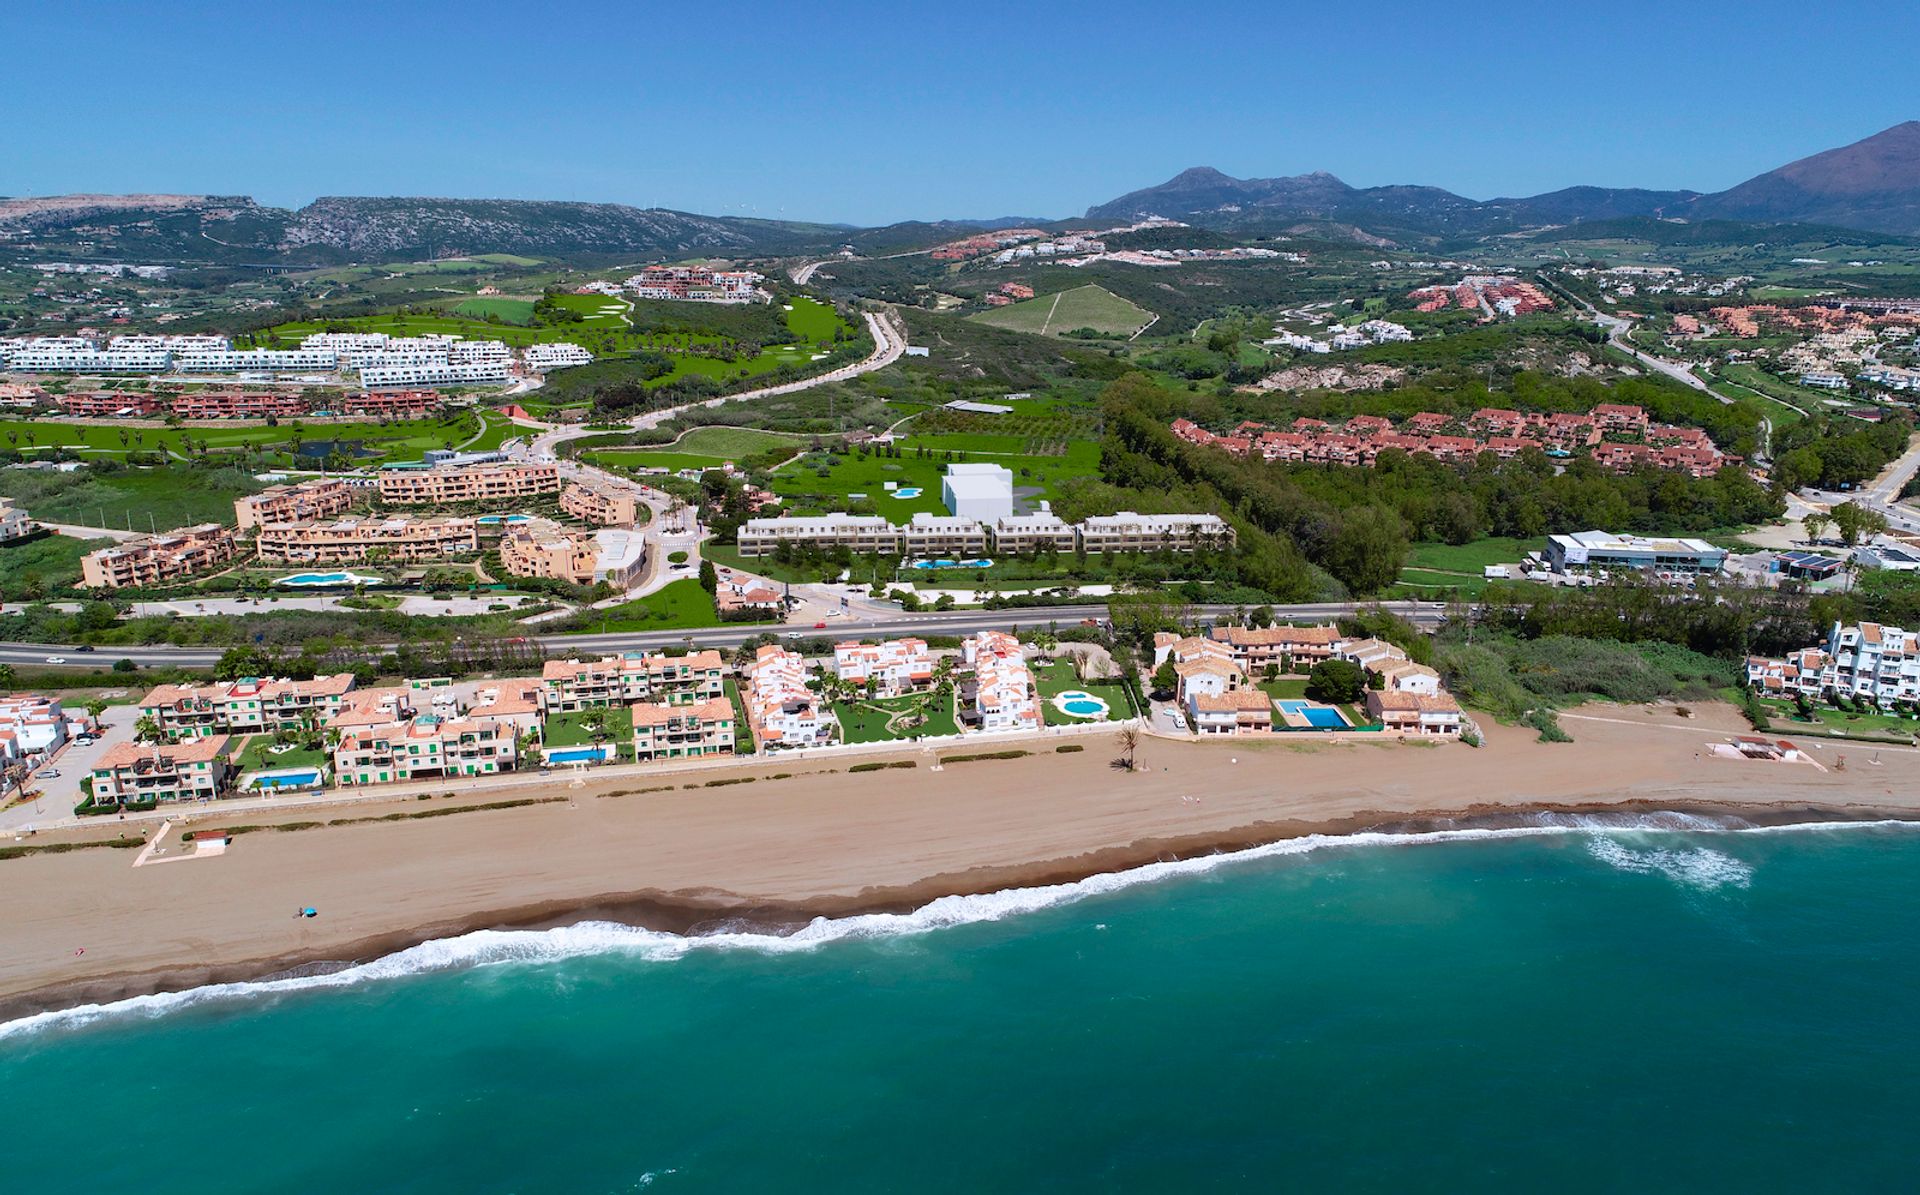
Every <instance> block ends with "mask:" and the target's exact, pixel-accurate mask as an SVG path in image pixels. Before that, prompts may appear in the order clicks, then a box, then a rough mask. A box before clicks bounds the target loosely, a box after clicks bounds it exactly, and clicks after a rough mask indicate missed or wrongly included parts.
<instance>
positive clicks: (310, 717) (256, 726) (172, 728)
mask: <svg viewBox="0 0 1920 1195" xmlns="http://www.w3.org/2000/svg"><path fill="white" fill-rule="evenodd" d="M352 688H353V674H352V673H351V672H339V673H335V674H334V675H332V676H316V677H314V678H313V679H312V680H273V679H266V680H261V679H256V678H245V679H241V680H231V681H216V682H214V683H213V684H208V685H160V686H157V687H156V688H154V690H153V691H152V692H150V693H148V694H147V695H146V696H145V697H143V698H141V699H140V704H139V706H138V709H139V711H140V717H142V718H150V719H152V721H153V724H154V726H155V727H156V728H157V730H158V732H159V737H160V738H162V739H164V740H166V741H167V742H170V743H171V742H178V741H180V740H182V739H194V738H204V737H206V736H209V735H216V734H245V733H250V732H256V733H257V732H266V733H272V732H274V731H279V730H293V729H298V728H300V727H303V726H318V725H320V724H321V723H324V722H326V721H327V720H328V719H330V718H332V717H334V716H335V715H336V714H338V713H339V712H340V710H341V708H342V706H343V705H344V703H345V701H346V696H347V692H348V690H350V689H352Z"/></svg>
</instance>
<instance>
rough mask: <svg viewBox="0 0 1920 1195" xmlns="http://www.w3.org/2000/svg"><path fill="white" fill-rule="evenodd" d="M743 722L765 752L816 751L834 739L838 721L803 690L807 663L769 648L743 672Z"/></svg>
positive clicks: (812, 694)
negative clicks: (745, 710) (813, 749)
mask: <svg viewBox="0 0 1920 1195" xmlns="http://www.w3.org/2000/svg"><path fill="white" fill-rule="evenodd" d="M744 671H745V674H746V685H745V688H744V691H743V692H742V693H741V697H742V698H743V699H744V700H745V702H746V707H747V724H748V725H749V726H751V727H752V728H753V737H754V741H755V742H757V743H758V744H760V746H761V748H762V749H763V750H769V751H772V750H781V749H784V748H793V747H819V746H824V745H826V744H828V743H830V742H832V741H833V735H834V731H835V729H836V728H837V727H838V725H839V723H838V722H837V721H835V719H834V716H833V714H832V712H831V711H830V710H828V709H826V708H825V707H824V706H822V704H821V702H820V698H819V695H818V694H816V693H815V692H814V691H813V690H812V689H809V688H808V687H807V667H806V660H805V659H803V658H802V657H801V656H800V654H799V653H798V652H792V651H788V650H787V649H785V648H783V647H776V646H774V645H772V644H768V645H767V646H765V647H762V648H761V649H760V650H759V652H758V653H756V654H755V656H754V659H753V663H751V664H749V665H747V667H746V669H745V670H744Z"/></svg>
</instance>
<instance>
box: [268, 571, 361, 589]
mask: <svg viewBox="0 0 1920 1195" xmlns="http://www.w3.org/2000/svg"><path fill="white" fill-rule="evenodd" d="M379 583H380V578H379V577H373V576H368V575H366V574H364V573H295V574H294V575H293V576H291V577H282V578H280V579H279V580H278V581H275V582H274V584H275V585H303V586H312V585H378V584H379Z"/></svg>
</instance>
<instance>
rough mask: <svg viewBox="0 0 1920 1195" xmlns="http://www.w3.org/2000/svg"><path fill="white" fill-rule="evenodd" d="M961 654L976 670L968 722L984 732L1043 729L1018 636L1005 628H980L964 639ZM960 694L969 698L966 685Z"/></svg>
mask: <svg viewBox="0 0 1920 1195" xmlns="http://www.w3.org/2000/svg"><path fill="white" fill-rule="evenodd" d="M960 656H961V659H963V660H965V661H966V663H967V664H968V665H969V666H970V667H971V668H972V669H973V684H972V689H973V697H972V703H971V714H972V717H971V718H969V719H967V720H968V721H973V722H977V723H978V728H979V729H980V730H983V731H1006V730H1038V729H1040V726H1041V721H1040V698H1039V690H1038V689H1037V688H1036V687H1035V685H1034V683H1033V672H1032V671H1031V670H1030V669H1029V668H1028V667H1027V657H1026V649H1025V648H1023V647H1022V646H1021V645H1020V641H1019V640H1018V639H1015V638H1014V637H1013V636H1012V635H1009V634H1008V633H1006V632H1005V631H981V632H980V633H979V634H978V635H975V636H974V637H972V638H971V639H966V640H963V641H962V642H961V644H960ZM961 696H962V698H963V700H964V699H965V697H966V688H965V686H964V685H963V686H962V690H961Z"/></svg>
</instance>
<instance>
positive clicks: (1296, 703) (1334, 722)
mask: <svg viewBox="0 0 1920 1195" xmlns="http://www.w3.org/2000/svg"><path fill="white" fill-rule="evenodd" d="M1275 704H1277V705H1278V706H1279V707H1280V711H1281V712H1282V713H1287V714H1296V715H1298V716H1300V717H1302V718H1305V719H1306V720H1307V725H1309V726H1311V727H1313V728H1314V729H1315V730H1347V729H1349V726H1348V723H1347V720H1346V719H1345V718H1343V717H1341V715H1340V711H1339V710H1337V709H1334V708H1333V707H1332V706H1330V705H1315V704H1313V703H1312V702H1311V701H1302V700H1300V699H1299V698H1297V697H1290V698H1288V699H1287V700H1285V701H1280V702H1276V703H1275Z"/></svg>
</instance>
